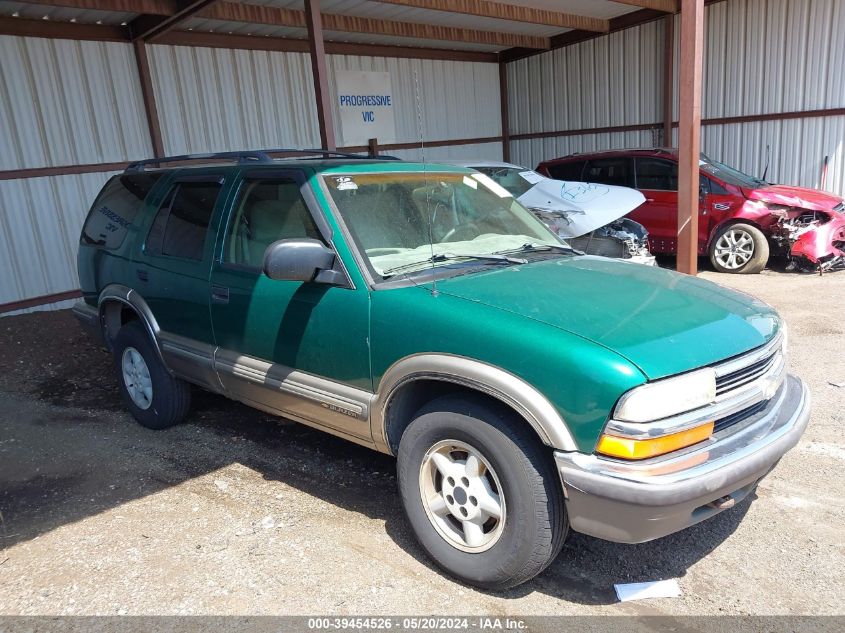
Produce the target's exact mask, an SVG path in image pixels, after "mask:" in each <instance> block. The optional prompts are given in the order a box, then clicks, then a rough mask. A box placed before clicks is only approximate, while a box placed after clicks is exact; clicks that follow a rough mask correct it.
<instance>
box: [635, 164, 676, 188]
mask: <svg viewBox="0 0 845 633" xmlns="http://www.w3.org/2000/svg"><path fill="white" fill-rule="evenodd" d="M636 163H637V189H654V190H659V191H677V190H678V163H675V162H673V161H671V160H663V159H661V158H646V157H643V158H639V157H638V158H637V159H636Z"/></svg>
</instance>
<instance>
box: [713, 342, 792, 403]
mask: <svg viewBox="0 0 845 633" xmlns="http://www.w3.org/2000/svg"><path fill="white" fill-rule="evenodd" d="M779 353H780V350H777V349H776V350H774V351H773V352H771V353H770V354H769V355H768V356H765V357H764V358H762V359H760V360H758V361H756V362H753V363H751V364H750V365H746V366H745V367H741V368H739V369H736V370H734V371H732V372H730V373H727V374H724V375H722V376H719V377H717V378H716V396H720V395H722V394H724V393H726V392H728V391H731V390H733V389H736V388H737V387H741V386H743V385H746V384H748V383H750V382H754V381H755V380H757V379H758V378H759V377H760V376H762V375H763V374H765V373H766V372H767V371H769V369H770V368H771V367H772V365H773V364H774V362H775V359H776V357H777V355H778V354H779Z"/></svg>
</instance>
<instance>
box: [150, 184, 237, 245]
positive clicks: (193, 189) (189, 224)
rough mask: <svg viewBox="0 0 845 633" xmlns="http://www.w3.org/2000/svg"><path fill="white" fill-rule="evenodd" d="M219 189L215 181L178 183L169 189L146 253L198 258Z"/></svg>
mask: <svg viewBox="0 0 845 633" xmlns="http://www.w3.org/2000/svg"><path fill="white" fill-rule="evenodd" d="M220 187H221V185H220V183H217V182H180V183H178V184H177V185H176V186H175V187H174V188H173V189H171V190H170V193H169V194H168V195H167V198H165V200H164V203H163V204H162V205H161V208H160V209H159V211H158V214H157V215H156V217H155V220H154V221H153V226H152V228H151V229H150V234H149V236H148V237H147V244H146V250H147V252H148V253H150V254H153V255H170V256H172V257H182V258H184V259H196V260H200V259H202V251H203V247H204V245H205V238H206V235H207V233H208V223H209V220H211V214H212V212H213V211H214V203H215V202H216V201H217V194H219V193H220Z"/></svg>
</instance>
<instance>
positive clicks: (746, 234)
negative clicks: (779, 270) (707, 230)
mask: <svg viewBox="0 0 845 633" xmlns="http://www.w3.org/2000/svg"><path fill="white" fill-rule="evenodd" d="M768 261H769V242H768V240H766V236H765V235H763V232H762V231H761V230H760V229H758V228H757V227H756V226H753V225H751V224H745V223H742V222H740V223H737V224H729V225H727V226H725V227H722V228H721V229H719V231H718V232H717V233H716V235H715V236H714V237H713V240H712V241H711V242H710V263H712V264H713V268H715V269H716V270H717V271H718V272H720V273H734V274H741V275H754V274H757V273H759V272H760V271H761V270H763V269H764V268H765V267H766V263H767V262H768Z"/></svg>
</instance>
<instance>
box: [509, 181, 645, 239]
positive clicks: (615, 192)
mask: <svg viewBox="0 0 845 633" xmlns="http://www.w3.org/2000/svg"><path fill="white" fill-rule="evenodd" d="M517 200H518V201H519V202H520V204H522V205H523V206H525V207H528V208H529V209H532V210H535V211H541V212H544V213H549V212H551V213H552V214H555V215H558V214H559V215H560V216H562V217H561V220H562V222H558V223H557V231H558V233H559V234H560V236H561V237H564V238H566V237H581V236H582V235H586V234H587V233H591V232H592V231H595V230H596V229H598V228H600V227H602V226H605V225H606V224H610V223H611V222H613V221H614V220H618V219H619V218H621V217H622V216H623V215H626V214H628V213H630V212H631V211H633V210H634V209H636V208H637V207H638V206H640V205H641V204H642V203H643V202H645V196H643V194H641V193H640V192H639V191H637V190H636V189H629V188H628V187H615V186H613V185H599V184H595V183H591V182H569V181H565V180H552V179H550V178H543V180H541V181H539V182H538V183H537V184H536V185H534V186H533V187H531V189H529V190H528V191H526V192H525V193H524V194H522V195H521V196H519V197H518V198H517Z"/></svg>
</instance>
